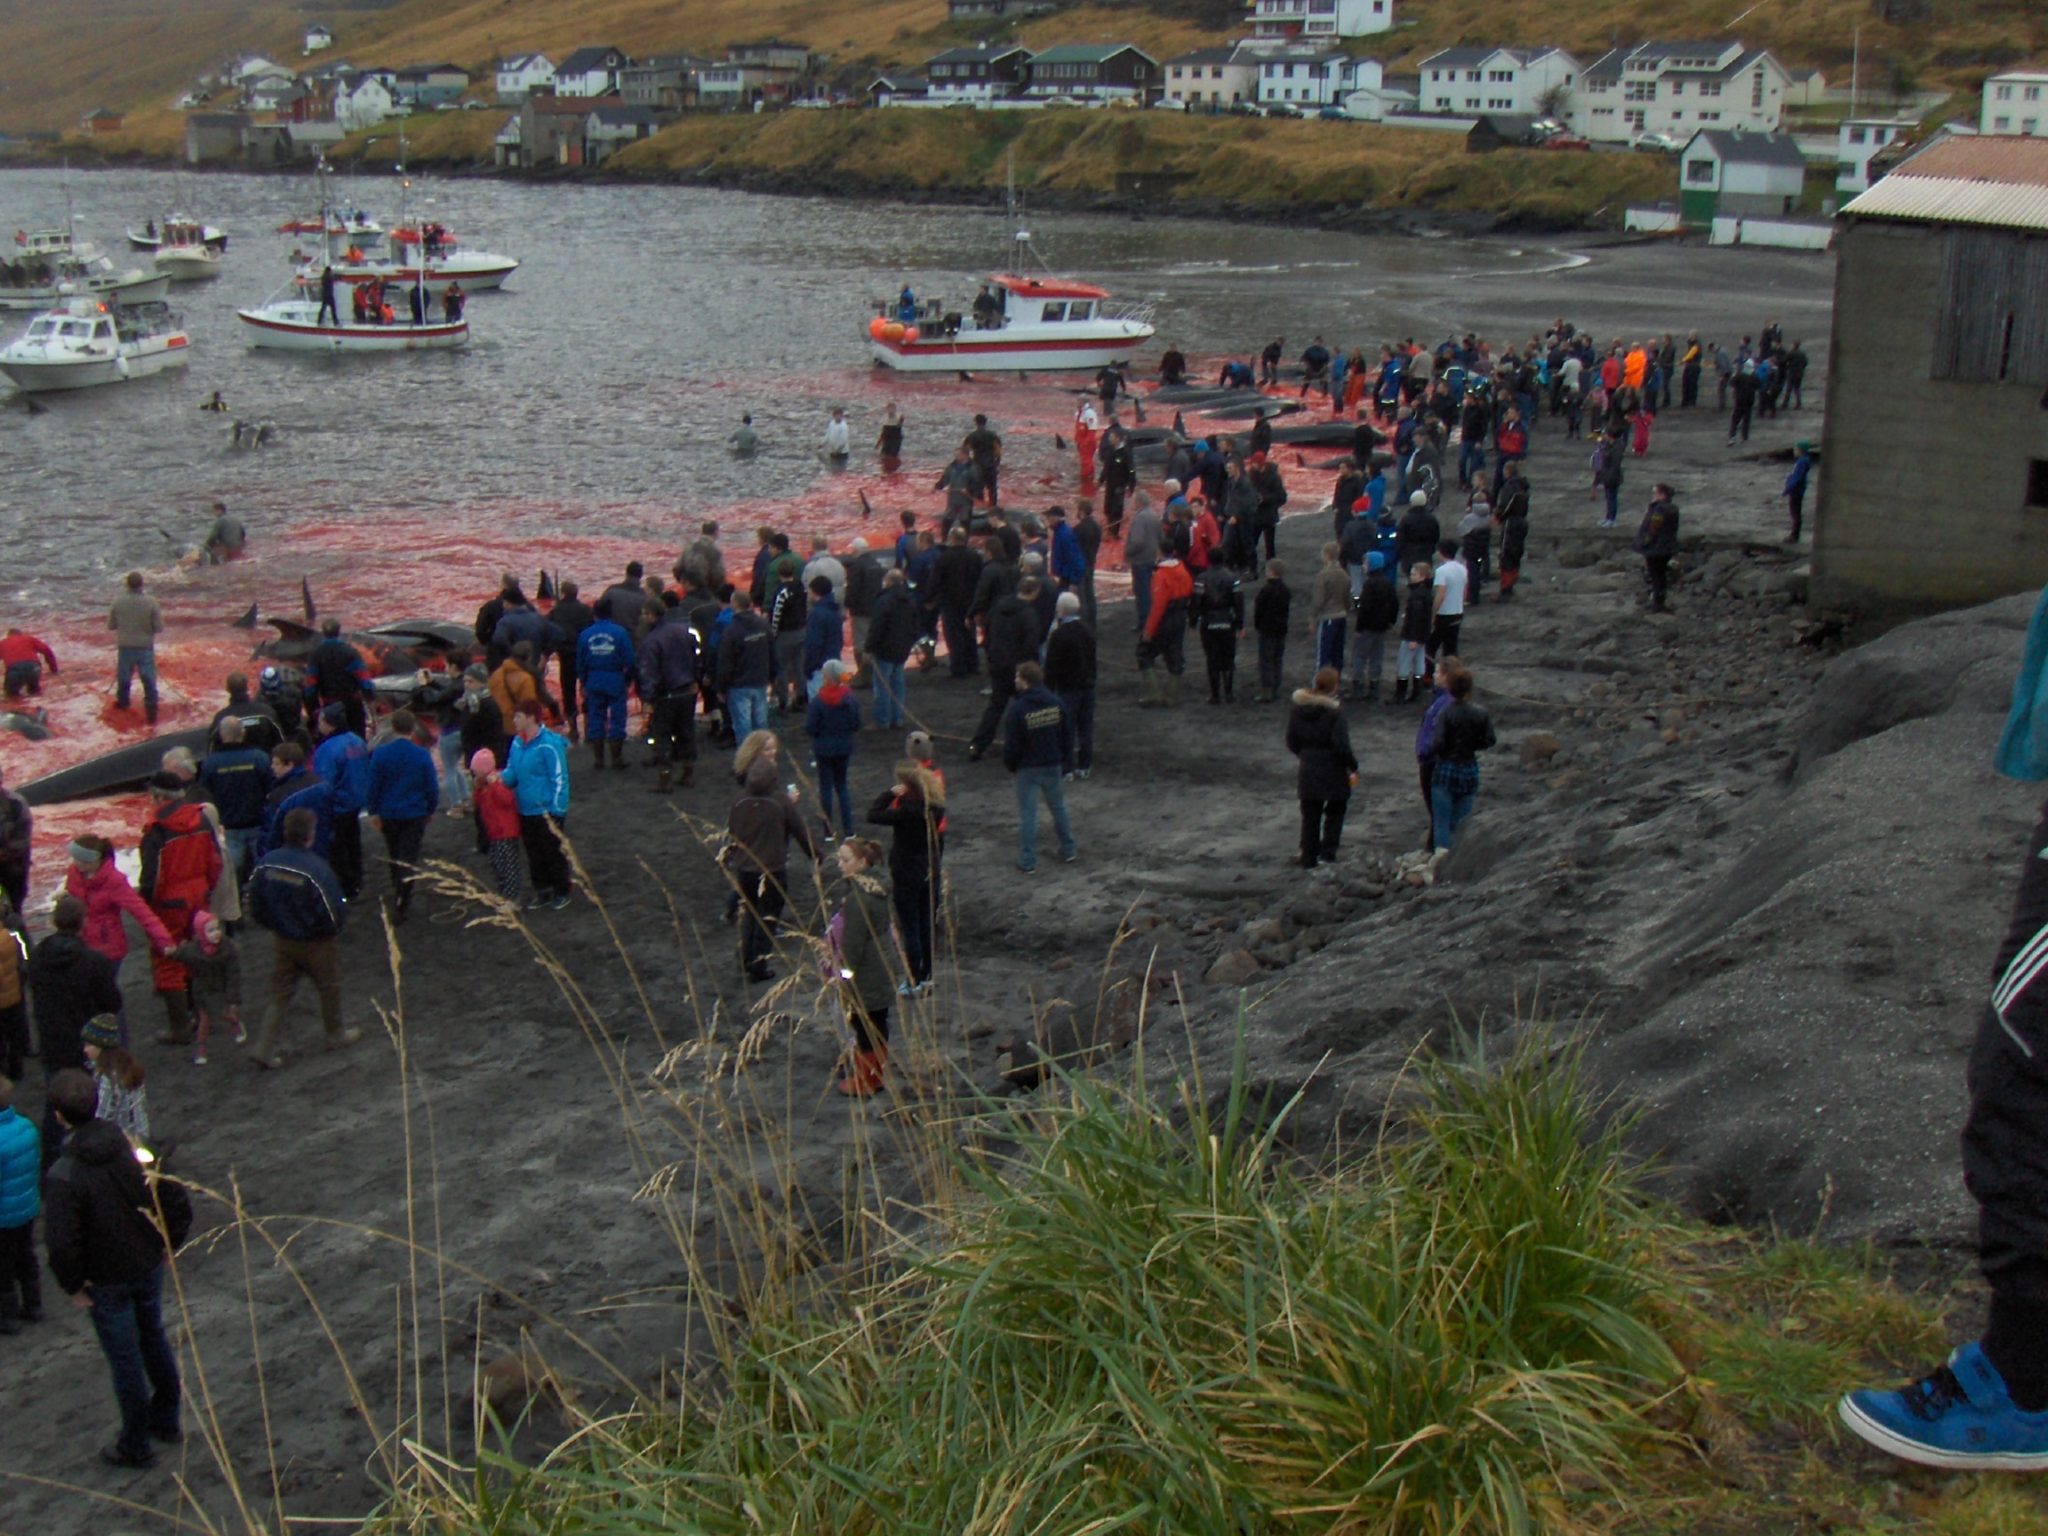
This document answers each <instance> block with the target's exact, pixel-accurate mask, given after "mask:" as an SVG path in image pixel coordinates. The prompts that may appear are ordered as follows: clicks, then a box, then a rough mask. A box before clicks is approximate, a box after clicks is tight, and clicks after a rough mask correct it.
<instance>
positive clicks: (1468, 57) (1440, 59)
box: [1415, 47, 1557, 69]
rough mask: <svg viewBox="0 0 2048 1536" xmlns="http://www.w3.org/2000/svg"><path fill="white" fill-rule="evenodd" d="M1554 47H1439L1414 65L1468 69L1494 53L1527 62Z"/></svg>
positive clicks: (1429, 67) (1518, 62)
mask: <svg viewBox="0 0 2048 1536" xmlns="http://www.w3.org/2000/svg"><path fill="white" fill-rule="evenodd" d="M1555 52H1557V50H1556V49H1555V48H1487V47H1479V48H1439V49H1438V50H1437V51H1436V52H1435V53H1432V54H1431V55H1430V56H1429V57H1428V58H1426V59H1424V60H1422V62H1421V63H1419V64H1417V65H1416V66H1415V67H1416V68H1417V69H1470V68H1472V67H1473V66H1474V65H1475V64H1484V63H1485V62H1486V61H1487V60H1488V59H1490V58H1492V57H1493V56H1494V55H1495V54H1501V53H1504V54H1506V55H1507V56H1508V57H1509V58H1511V59H1513V60H1514V61H1515V62H1516V63H1517V64H1527V63H1530V62H1532V61H1533V60H1536V59H1540V58H1542V57H1543V55H1544V54H1546V53H1555Z"/></svg>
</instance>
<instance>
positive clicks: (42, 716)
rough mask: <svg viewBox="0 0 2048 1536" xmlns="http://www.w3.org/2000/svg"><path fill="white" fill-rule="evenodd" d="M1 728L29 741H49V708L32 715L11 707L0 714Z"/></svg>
mask: <svg viewBox="0 0 2048 1536" xmlns="http://www.w3.org/2000/svg"><path fill="white" fill-rule="evenodd" d="M0 730H8V731H12V732H14V734H15V735H17V736H20V737H22V738H23V739H25V740H28V741H48V740H49V739H50V712H49V711H48V710H47V709H39V710H37V711H36V712H35V713H34V714H32V715H25V714H23V713H21V711H19V710H14V709H10V710H8V711H7V713H6V714H4V715H0Z"/></svg>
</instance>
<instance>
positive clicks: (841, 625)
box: [804, 592, 846, 678]
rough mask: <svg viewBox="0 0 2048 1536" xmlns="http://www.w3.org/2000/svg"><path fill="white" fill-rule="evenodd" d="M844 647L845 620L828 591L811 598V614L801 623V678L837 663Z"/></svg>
mask: <svg viewBox="0 0 2048 1536" xmlns="http://www.w3.org/2000/svg"><path fill="white" fill-rule="evenodd" d="M845 648H846V621H845V619H844V617H843V616H842V614H841V610H840V607H839V605H838V604H837V603H836V602H834V601H833V600H832V595H831V594H830V593H829V592H828V593H826V594H825V596H823V597H814V598H812V599H811V611H810V615H809V617H808V618H806V619H805V620H804V676H805V677H806V678H809V677H810V676H811V675H812V674H813V673H815V672H816V671H817V670H818V668H820V667H822V666H824V665H825V663H826V662H828V661H834V660H837V659H838V657H839V655H840V653H841V652H842V651H844V650H845Z"/></svg>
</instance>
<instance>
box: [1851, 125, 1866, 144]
mask: <svg viewBox="0 0 2048 1536" xmlns="http://www.w3.org/2000/svg"><path fill="white" fill-rule="evenodd" d="M1864 138H1865V133H1864V130H1863V129H1861V128H1851V129H1850V130H1849V142H1850V143H1851V144H1861V143H1862V142H1863V140H1864Z"/></svg>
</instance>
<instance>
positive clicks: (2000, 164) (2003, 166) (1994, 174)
mask: <svg viewBox="0 0 2048 1536" xmlns="http://www.w3.org/2000/svg"><path fill="white" fill-rule="evenodd" d="M1892 174H1893V175H1894V176H1941V177H1945V178H1947V179H1949V180H1951V181H1996V182H2002V183H2004V184H2005V185H2006V186H2009V187H2048V139H2041V138H2030V137H2026V136H2023V135H2019V134H2003V133H2001V134H1988V133H1987V134H1974V135H1970V134H1950V135H1947V136H1946V137H1943V138H1941V139H1939V140H1937V141H1936V142H1934V143H1932V144H1930V145H1928V146H1927V148H1925V149H1923V150H1921V151H1920V152H1919V153H1918V154H1917V155H1913V156H1911V157H1910V158H1908V159H1905V160H1902V161H1900V162H1899V164H1898V165H1897V166H1896V167H1894V168H1893V170H1892Z"/></svg>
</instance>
